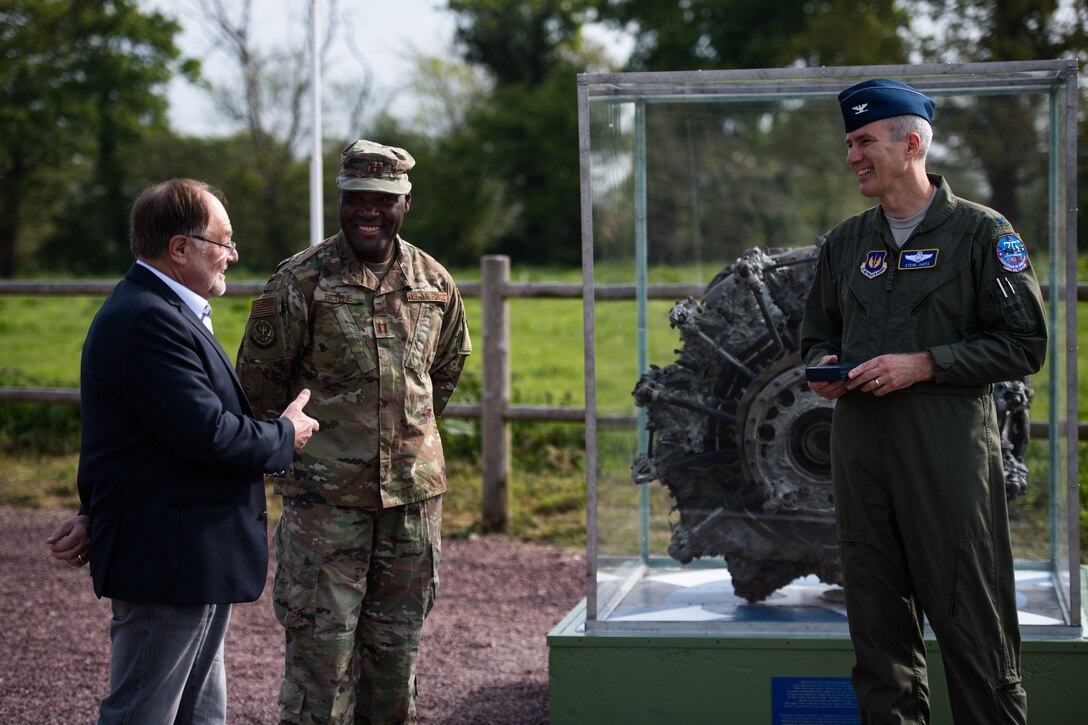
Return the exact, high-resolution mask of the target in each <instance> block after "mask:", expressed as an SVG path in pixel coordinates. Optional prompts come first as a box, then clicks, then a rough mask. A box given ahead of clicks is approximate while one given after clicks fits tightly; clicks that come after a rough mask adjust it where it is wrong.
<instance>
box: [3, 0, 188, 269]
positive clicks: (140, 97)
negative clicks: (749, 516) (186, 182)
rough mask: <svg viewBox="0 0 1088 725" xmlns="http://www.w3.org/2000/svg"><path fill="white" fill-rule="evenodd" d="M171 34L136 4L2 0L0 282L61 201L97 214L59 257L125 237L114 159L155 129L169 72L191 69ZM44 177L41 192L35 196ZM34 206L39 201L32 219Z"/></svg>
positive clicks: (126, 0) (174, 28) (99, 251)
mask: <svg viewBox="0 0 1088 725" xmlns="http://www.w3.org/2000/svg"><path fill="white" fill-rule="evenodd" d="M179 30H180V28H179V26H178V25H177V24H176V23H175V22H173V21H172V20H169V19H167V18H165V17H164V16H162V15H161V14H159V13H157V12H153V13H150V14H146V15H145V14H142V13H141V12H139V10H138V8H137V5H136V2H135V1H134V0H86V1H85V2H80V3H70V2H68V1H67V0H2V2H0V77H2V79H3V84H2V93H3V96H2V100H0V276H3V277H11V276H13V275H15V274H16V273H17V271H18V266H19V260H20V255H19V254H17V249H18V248H19V245H20V242H24V243H25V242H28V241H29V242H36V241H38V240H40V239H41V237H43V236H44V226H45V225H44V224H43V222H44V221H45V220H46V219H48V218H49V217H50V211H51V210H52V209H54V208H60V207H63V205H64V204H63V202H64V200H66V199H75V200H76V203H77V204H80V203H84V202H85V203H86V206H85V207H84V208H85V209H88V210H94V212H95V214H94V216H93V217H83V218H77V219H75V220H73V221H76V222H78V224H77V225H76V226H74V227H72V228H70V229H65V230H64V233H65V235H66V237H67V239H68V244H67V245H66V246H64V247H63V250H62V251H61V252H60V253H62V254H66V255H67V254H68V253H72V254H74V255H75V256H79V252H78V249H79V247H80V246H82V247H84V248H86V249H89V250H92V251H91V252H90V254H91V255H97V256H99V257H101V256H103V250H104V251H105V252H106V254H105V256H109V253H110V246H109V245H115V244H117V243H118V242H120V243H124V240H126V239H127V232H126V231H125V228H126V224H125V219H126V218H127V211H126V210H125V202H124V201H123V198H124V194H125V189H124V186H125V183H124V176H123V172H122V165H121V164H120V163H119V158H120V156H121V155H122V154H123V152H124V149H125V148H131V146H130V145H131V144H132V143H133V142H134V141H135V140H136V139H138V138H139V136H140V135H141V134H142V132H143V130H144V129H145V128H149V127H153V126H156V125H161V124H163V123H164V118H165V109H166V102H165V100H164V98H163V91H164V87H165V83H166V82H167V81H168V80H169V79H170V77H171V75H172V73H173V72H175V71H179V72H183V73H188V74H192V73H194V72H195V70H196V68H197V66H196V64H195V62H191V61H190V62H180V61H179V60H178V57H179V51H178V49H177V47H176V46H175V44H174V41H173V38H174V35H175V34H177V32H178V31H179ZM86 170H91V173H90V174H89V175H88V174H87V173H86ZM58 172H62V173H58ZM85 179H87V180H85ZM46 181H49V182H50V185H51V188H50V190H49V193H48V194H40V195H38V196H36V192H37V189H36V187H37V186H38V185H39V184H43V183H45V182H46ZM58 181H66V182H67V183H61V184H58V183H56V182H58ZM73 181H74V182H75V183H73ZM32 200H33V201H38V200H40V201H41V205H39V204H35V205H34V207H33V217H32V218H33V223H29V222H28V221H26V219H27V218H28V217H27V216H26V212H27V211H28V206H29V205H28V202H30V201H32ZM72 229H75V230H77V231H74V232H73V231H72ZM88 237H89V238H90V241H88ZM102 245H106V246H105V247H102ZM126 246H127V245H126ZM73 250H76V251H73Z"/></svg>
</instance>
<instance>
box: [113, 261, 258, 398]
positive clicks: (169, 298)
mask: <svg viewBox="0 0 1088 725" xmlns="http://www.w3.org/2000/svg"><path fill="white" fill-rule="evenodd" d="M125 279H128V280H131V281H133V282H136V283H138V284H142V285H144V286H145V287H150V288H151V289H153V290H154V291H155V292H157V293H158V294H159V295H160V296H162V298H163V299H164V300H166V302H168V303H170V304H171V305H173V306H174V307H175V308H177V311H178V315H180V316H181V318H182V319H183V320H185V322H187V323H188V324H190V325H192V326H193V327H194V328H196V330H197V332H198V333H199V334H200V335H202V336H203V338H204V342H205V343H206V344H207V345H208V346H209V347H211V348H212V349H213V350H215V352H216V354H217V355H218V356H219V359H220V360H221V361H222V363H223V367H225V368H226V369H227V373H228V374H229V375H230V379H231V381H232V382H233V383H234V389H235V390H236V391H237V392H238V399H239V400H240V401H242V406H243V407H244V409H245V412H246V414H247V415H252V414H253V411H252V408H250V406H249V398H248V397H247V396H246V391H245V388H243V387H242V381H241V380H239V379H238V374H237V373H236V372H235V371H234V365H233V364H231V361H230V358H229V357H228V356H227V353H226V351H225V350H224V349H223V346H222V345H220V344H219V340H217V339H216V338H215V335H213V334H212V332H211V330H209V329H208V328H207V327H205V326H204V323H203V322H201V321H200V320H199V319H197V316H196V315H194V314H193V311H192V310H190V309H189V307H188V306H187V305H186V304H185V303H184V302H182V301H181V298H180V297H178V296H177V293H175V292H174V290H172V289H170V288H169V287H168V286H167V285H166V283H165V282H163V281H162V280H161V279H159V278H158V277H156V276H155V275H154V274H153V273H152V272H149V271H147V270H146V269H144V268H143V267H141V266H140V265H138V264H133V265H132V267H131V268H130V269H129V271H128V273H127V274H125Z"/></svg>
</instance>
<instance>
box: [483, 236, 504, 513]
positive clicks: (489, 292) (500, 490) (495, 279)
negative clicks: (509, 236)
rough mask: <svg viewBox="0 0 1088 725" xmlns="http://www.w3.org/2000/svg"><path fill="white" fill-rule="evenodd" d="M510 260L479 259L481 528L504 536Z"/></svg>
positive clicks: (490, 257)
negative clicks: (481, 399) (481, 367)
mask: <svg viewBox="0 0 1088 725" xmlns="http://www.w3.org/2000/svg"><path fill="white" fill-rule="evenodd" d="M509 281H510V258H509V257H507V256H505V255H487V256H485V257H483V258H482V259H481V260H480V312H481V316H482V318H483V319H482V323H483V324H482V327H483V347H484V359H483V382H482V392H483V401H482V410H481V417H480V432H481V444H482V448H483V459H484V460H483V464H484V470H483V476H484V484H483V485H484V487H483V527H484V529H485V530H487V531H505V530H506V527H507V524H508V523H509V520H510V511H509V495H508V483H509V480H510V425H509V424H508V423H507V422H506V406H507V405H508V404H509V403H510V319H509V317H508V315H507V303H506V294H505V288H506V285H507V283H508V282H509Z"/></svg>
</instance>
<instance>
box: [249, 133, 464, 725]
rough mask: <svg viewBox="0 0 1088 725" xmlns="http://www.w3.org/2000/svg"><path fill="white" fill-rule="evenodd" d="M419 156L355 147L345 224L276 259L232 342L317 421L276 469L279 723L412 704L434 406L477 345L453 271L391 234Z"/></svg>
mask: <svg viewBox="0 0 1088 725" xmlns="http://www.w3.org/2000/svg"><path fill="white" fill-rule="evenodd" d="M414 164H415V161H414V159H413V158H412V157H411V156H410V155H409V154H408V153H407V152H406V151H404V150H403V149H399V148H394V147H389V146H383V145H381V144H377V143H373V142H371V141H357V142H355V143H353V144H351V145H350V146H348V147H347V148H346V149H344V151H343V153H342V154H341V170H340V174H339V176H338V177H337V179H336V185H337V187H338V188H339V189H340V226H341V231H340V232H339V233H338V234H337V235H336V236H334V237H330V238H329V239H326V240H325V241H323V242H321V243H320V244H318V245H317V246H315V247H311V248H309V249H307V250H306V251H304V252H300V253H299V254H296V255H295V256H293V257H291V258H290V259H288V260H286V261H284V262H283V263H281V264H280V266H279V268H278V269H277V270H276V273H275V274H274V275H273V276H272V278H271V279H270V280H269V281H268V284H267V285H266V286H265V289H264V292H263V293H262V294H261V296H260V298H259V299H257V300H256V301H255V302H254V303H253V307H252V311H251V313H250V317H249V321H248V322H247V324H246V332H245V337H244V339H243V341H242V345H241V349H240V350H239V353H238V373H239V376H240V377H241V379H242V383H243V385H244V386H245V388H246V391H247V394H248V395H249V397H250V400H251V401H252V403H253V408H254V410H255V411H256V412H257V414H258V415H263V416H266V417H269V418H271V417H274V416H276V415H278V414H279V411H281V410H282V409H283V408H284V407H285V406H286V405H287V403H288V402H290V398H289V397H288V393H289V391H291V390H295V389H297V388H298V387H299V386H300V385H302V386H304V387H307V388H309V389H310V390H311V391H312V398H311V402H310V405H309V409H308V412H309V413H310V414H311V415H312V416H313V417H314V418H316V419H317V420H318V421H320V423H321V435H315V436H314V437H313V438H312V439H311V440H310V443H309V446H308V447H307V449H306V450H305V451H301V452H300V453H299V455H296V456H295V460H294V464H293V467H292V470H291V471H290V473H289V474H288V475H286V476H284V477H281V478H277V479H276V480H275V489H276V492H277V493H279V494H282V496H283V514H282V517H281V519H280V522H279V525H278V526H277V528H276V532H275V542H276V553H277V560H278V567H277V571H276V580H275V585H274V589H273V602H274V607H275V610H276V616H277V617H278V618H279V620H280V622H281V623H282V624H283V626H284V629H285V632H286V667H285V674H284V681H283V686H282V688H281V690H280V722H282V723H375V724H377V723H406V722H413V721H414V720H415V689H416V683H415V668H416V656H417V653H418V649H419V637H420V630H421V628H422V626H423V620H424V617H426V615H427V613H428V612H429V611H430V609H431V606H432V604H433V602H434V597H435V592H436V590H437V587H438V565H439V555H440V533H441V515H442V493H443V492H444V491H445V489H446V482H445V461H444V458H443V454H442V443H441V441H440V440H439V435H438V428H437V425H436V420H435V419H436V417H437V416H438V415H440V414H441V413H442V410H443V409H444V408H445V406H446V403H447V401H448V400H449V398H450V395H451V394H452V393H453V391H454V388H455V386H456V385H457V381H458V379H459V378H460V376H461V371H462V369H463V367H464V362H465V358H466V356H467V355H468V354H469V352H470V350H471V344H470V342H469V334H468V326H467V324H466V321H465V311H464V306H463V304H462V302H461V296H460V294H459V292H458V291H457V288H456V287H455V286H454V282H453V279H452V277H451V276H450V274H449V273H448V272H447V271H446V270H445V269H444V268H443V267H442V265H440V264H439V263H438V262H437V261H435V259H433V258H432V257H431V256H429V255H428V254H426V253H425V252H423V251H422V250H420V249H419V248H417V247H415V246H413V245H411V244H409V243H408V242H406V241H405V240H403V239H401V238H400V236H399V235H398V232H399V230H400V227H401V223H402V222H403V219H404V215H405V213H407V211H408V209H409V207H410V205H411V200H412V195H411V193H410V191H411V183H410V182H409V181H408V176H407V172H408V171H409V170H410V169H411V168H412V167H413V165H414Z"/></svg>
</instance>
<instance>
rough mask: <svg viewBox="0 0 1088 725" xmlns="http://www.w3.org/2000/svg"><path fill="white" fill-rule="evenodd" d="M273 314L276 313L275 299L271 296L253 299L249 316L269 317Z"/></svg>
mask: <svg viewBox="0 0 1088 725" xmlns="http://www.w3.org/2000/svg"><path fill="white" fill-rule="evenodd" d="M274 314H276V300H275V299H273V298H271V297H261V298H260V299H257V300H253V306H252V307H251V308H250V310H249V316H250V317H270V316H272V315H274Z"/></svg>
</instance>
